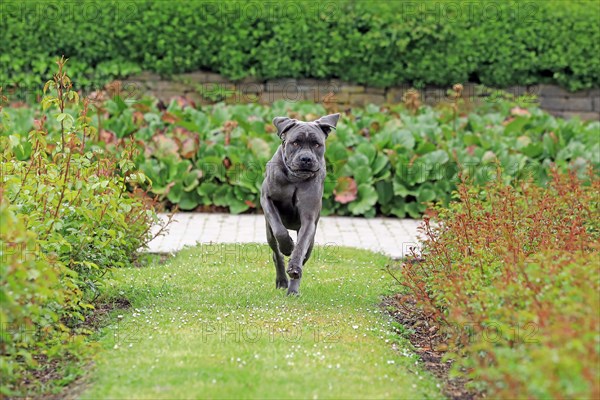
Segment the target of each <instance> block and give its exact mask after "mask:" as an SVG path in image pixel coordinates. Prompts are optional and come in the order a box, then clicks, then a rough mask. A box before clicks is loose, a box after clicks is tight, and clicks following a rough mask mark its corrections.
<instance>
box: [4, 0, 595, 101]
mask: <svg viewBox="0 0 600 400" xmlns="http://www.w3.org/2000/svg"><path fill="white" fill-rule="evenodd" d="M598 12H600V5H599V3H598V2H596V1H580V2H566V1H545V0H544V1H541V0H536V1H528V2H524V3H510V2H504V1H486V2H468V1H461V2H450V1H437V2H428V1H425V2H402V1H390V2H385V1H381V2H377V3H376V2H367V1H329V2H298V1H294V2H273V1H269V2H249V3H246V2H237V3H236V2H214V1H211V2H207V1H185V2H183V1H168V2H167V1H156V2H151V1H131V2H98V1H82V2H77V3H76V2H67V3H64V4H62V3H60V2H54V1H53V2H43V1H42V2H40V1H32V2H22V3H21V2H12V3H3V4H2V18H1V20H0V31H2V32H3V38H2V40H1V41H0V63H1V66H2V68H1V71H0V81H2V82H4V83H5V84H4V85H5V86H7V83H8V84H15V83H16V84H19V85H21V86H29V87H32V86H35V85H37V84H38V83H39V82H41V81H42V80H45V79H47V78H49V76H48V75H49V69H48V68H49V65H51V62H49V61H52V60H54V58H55V57H56V55H61V54H64V55H65V56H66V57H71V58H72V59H73V61H72V62H70V70H71V71H72V74H73V75H74V76H77V77H78V79H79V82H78V83H79V84H81V85H101V84H103V83H104V82H106V81H107V80H109V79H111V78H114V77H117V76H122V75H127V74H130V73H134V72H137V71H141V70H150V71H155V72H159V73H161V74H163V75H170V74H174V73H181V72H187V71H195V70H199V69H204V70H211V71H215V72H219V73H221V74H224V75H225V76H227V77H229V78H233V79H240V78H244V77H248V76H257V77H261V78H265V79H267V78H281V77H296V78H298V77H303V78H305V77H314V78H340V79H342V80H346V81H351V82H357V83H361V84H368V85H372V86H379V87H382V86H390V85H395V84H412V85H415V86H420V85H423V84H438V85H450V84H452V83H455V82H465V81H472V82H481V83H483V84H485V85H488V86H496V87H507V86H510V85H515V84H534V83H544V82H554V83H558V84H560V85H562V86H565V87H567V88H569V89H571V90H577V89H582V88H589V87H597V86H599V83H600V60H599V59H598V57H597V56H596V55H597V54H600V25H599V24H598V20H597V16H598Z"/></svg>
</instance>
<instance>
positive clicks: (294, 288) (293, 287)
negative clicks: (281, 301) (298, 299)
mask: <svg viewBox="0 0 600 400" xmlns="http://www.w3.org/2000/svg"><path fill="white" fill-rule="evenodd" d="M299 291H300V280H299V279H292V280H291V281H290V286H288V290H287V295H288V296H296V295H298V292H299Z"/></svg>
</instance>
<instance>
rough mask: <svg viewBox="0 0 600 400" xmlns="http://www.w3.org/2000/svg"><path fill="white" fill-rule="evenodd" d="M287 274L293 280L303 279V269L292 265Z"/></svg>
mask: <svg viewBox="0 0 600 400" xmlns="http://www.w3.org/2000/svg"><path fill="white" fill-rule="evenodd" d="M287 274H288V276H289V277H290V278H292V279H300V278H302V268H300V267H296V266H292V265H290V266H289V268H288V270H287Z"/></svg>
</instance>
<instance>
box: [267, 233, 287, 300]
mask: <svg viewBox="0 0 600 400" xmlns="http://www.w3.org/2000/svg"><path fill="white" fill-rule="evenodd" d="M267 242H268V243H269V246H270V247H271V250H272V251H273V263H275V272H276V274H277V275H276V277H275V287H276V288H277V289H287V288H288V280H287V276H286V274H285V261H284V260H283V254H281V252H280V251H279V246H278V245H277V239H275V236H274V235H273V231H272V230H271V227H270V226H269V223H268V222H267Z"/></svg>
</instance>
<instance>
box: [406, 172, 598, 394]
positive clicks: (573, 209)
mask: <svg viewBox="0 0 600 400" xmlns="http://www.w3.org/2000/svg"><path fill="white" fill-rule="evenodd" d="M599 190H600V180H598V176H597V175H594V174H592V175H591V177H589V179H586V180H585V183H584V182H583V181H581V180H580V179H578V178H577V177H576V176H575V174H560V173H557V172H556V171H554V173H553V177H552V180H551V182H550V183H549V185H547V187H544V188H541V187H539V186H536V185H532V184H531V183H530V182H521V183H520V184H517V185H514V186H510V185H506V184H505V183H504V182H503V181H502V179H500V175H499V179H497V180H494V181H493V182H490V183H489V184H488V185H487V186H486V187H485V188H477V187H473V186H471V185H469V184H462V185H461V186H460V187H459V189H458V192H457V195H456V199H457V200H460V201H457V202H453V203H452V204H451V205H450V206H449V207H447V208H442V207H438V208H437V209H436V214H434V215H433V216H432V218H431V219H429V218H426V219H425V225H424V228H423V229H424V235H425V236H426V240H425V241H424V243H423V248H422V252H421V253H422V254H421V255H420V257H422V259H421V260H420V261H417V262H414V263H413V262H409V263H405V264H404V265H403V268H402V272H401V273H402V275H403V277H404V279H403V280H402V282H403V284H404V285H405V286H406V287H407V288H408V290H409V293H410V294H411V295H412V296H414V297H415V298H416V299H417V300H418V304H419V305H420V306H421V307H423V308H424V311H425V314H426V315H431V316H432V319H433V324H434V325H435V326H434V327H432V328H431V330H430V332H433V331H434V330H435V329H436V328H441V329H440V331H439V332H438V334H436V336H438V337H441V336H443V335H446V336H445V337H446V339H447V340H448V341H449V343H450V350H451V353H449V354H448V355H447V357H448V358H453V359H455V360H456V365H455V367H456V368H455V369H456V372H457V373H458V374H466V375H467V376H468V377H470V378H472V379H473V385H475V387H477V388H479V389H480V390H483V391H486V392H487V395H488V396H489V397H492V398H540V399H542V398H596V397H598V394H599V393H600V381H599V380H598V374H599V373H600V369H599V365H598V357H599V356H600V354H599V348H598V325H599V324H600V316H599V315H600V314H599V313H598V304H599V301H600V296H599V293H600V291H599V289H600V287H599V282H600V281H599V278H600V276H599V272H598V259H599V257H600V248H599V247H598V239H599V238H600V229H599V228H600V225H599V221H600V208H599V203H598V191H599ZM430 322H431V321H430Z"/></svg>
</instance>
